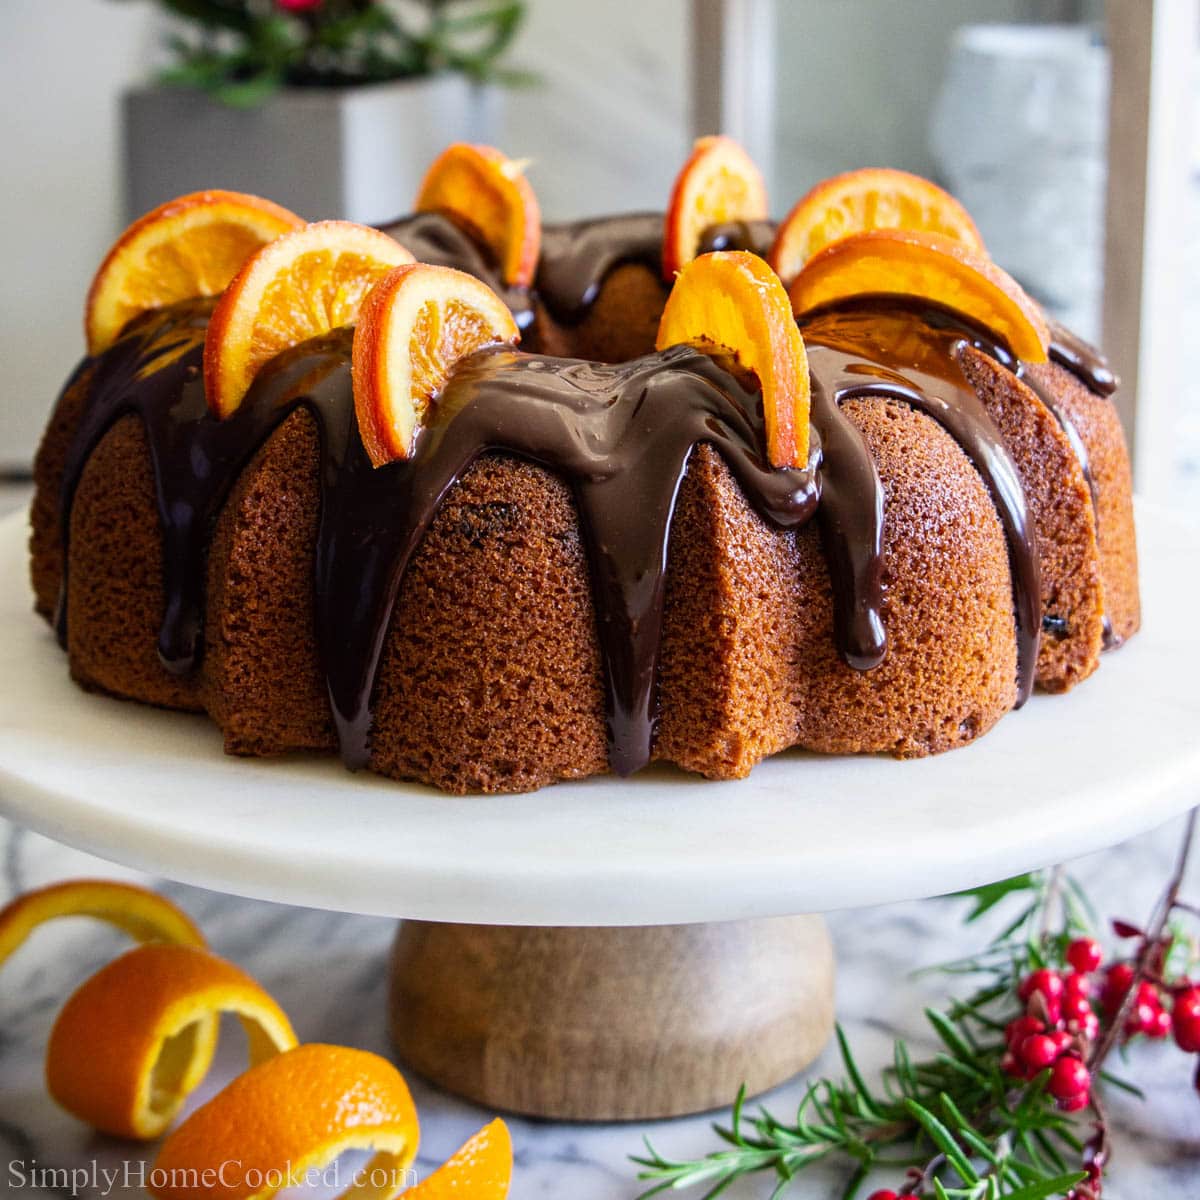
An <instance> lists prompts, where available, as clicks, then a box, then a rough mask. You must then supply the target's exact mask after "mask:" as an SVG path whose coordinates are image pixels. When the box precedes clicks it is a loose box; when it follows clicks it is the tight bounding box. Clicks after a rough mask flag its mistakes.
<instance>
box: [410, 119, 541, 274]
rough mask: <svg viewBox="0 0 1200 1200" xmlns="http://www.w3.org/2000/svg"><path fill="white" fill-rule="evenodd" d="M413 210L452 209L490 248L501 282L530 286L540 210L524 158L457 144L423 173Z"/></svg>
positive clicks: (538, 249)
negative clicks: (521, 159) (520, 160)
mask: <svg viewBox="0 0 1200 1200" xmlns="http://www.w3.org/2000/svg"><path fill="white" fill-rule="evenodd" d="M416 211H417V212H448V213H452V214H453V215H454V216H456V217H458V218H459V219H460V220H462V221H464V222H465V223H466V224H467V225H469V226H470V227H471V228H472V229H473V230H474V231H475V232H476V233H477V234H478V236H479V237H480V238H481V239H482V240H483V242H484V244H485V245H487V246H489V247H490V248H491V250H492V253H493V254H495V256H496V262H497V264H498V265H499V268H500V273H501V275H502V277H503V279H504V282H505V283H507V284H511V285H512V286H514V287H528V286H529V284H531V283H532V282H533V276H534V273H535V272H536V271H537V261H538V255H539V254H540V253H541V247H542V213H541V209H540V208H539V207H538V201H537V196H535V195H534V192H533V188H532V187H531V186H530V183H529V180H528V179H526V178H525V164H524V163H523V162H519V161H516V160H514V159H511V158H508V157H507V156H506V155H504V154H502V153H501V152H500V151H499V150H496V149H495V148H493V147H492V146H472V145H469V144H468V143H466V142H456V143H455V144H454V145H452V146H448V147H447V148H446V149H445V150H443V151H442V153H441V154H439V155H438V157H437V158H436V159H434V161H433V165H432V166H431V167H430V168H429V170H428V171H427V172H426V174H425V178H424V180H423V181H422V183H421V189H420V191H419V192H418V193H417V203H416Z"/></svg>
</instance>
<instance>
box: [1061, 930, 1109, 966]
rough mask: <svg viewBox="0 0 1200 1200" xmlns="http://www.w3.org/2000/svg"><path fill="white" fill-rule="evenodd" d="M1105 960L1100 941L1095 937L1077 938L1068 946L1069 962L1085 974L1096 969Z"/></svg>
mask: <svg viewBox="0 0 1200 1200" xmlns="http://www.w3.org/2000/svg"><path fill="white" fill-rule="evenodd" d="M1103 961H1104V955H1103V953H1102V952H1101V950H1100V943H1099V942H1098V941H1096V940H1095V938H1076V939H1075V941H1073V942H1072V943H1071V944H1070V945H1069V946H1068V947H1067V962H1069V963H1070V964H1071V966H1073V967H1074V968H1075V970H1076V971H1080V972H1082V973H1083V974H1084V975H1086V974H1087V973H1088V972H1089V971H1094V970H1095V969H1096V968H1097V967H1098V966H1099V965H1100V964H1101V963H1102V962H1103Z"/></svg>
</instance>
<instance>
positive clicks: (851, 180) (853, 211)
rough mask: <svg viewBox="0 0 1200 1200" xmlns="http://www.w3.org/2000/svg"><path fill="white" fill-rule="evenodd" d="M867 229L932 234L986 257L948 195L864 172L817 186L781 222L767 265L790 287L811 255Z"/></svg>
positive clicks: (877, 171)
mask: <svg viewBox="0 0 1200 1200" xmlns="http://www.w3.org/2000/svg"><path fill="white" fill-rule="evenodd" d="M868 229H910V230H913V231H915V232H918V233H935V234H938V235H940V236H942V237H947V238H951V239H952V240H954V241H959V242H962V243H963V245H964V246H968V247H970V248H971V249H972V250H975V251H977V252H978V253H979V254H986V253H987V251H986V250H985V249H984V246H983V239H982V238H981V237H980V236H979V230H978V229H976V228H975V222H974V221H972V220H971V218H970V215H969V214H968V213H967V210H966V209H965V208H963V206H962V205H961V204H959V202H958V201H957V200H955V198H954V197H953V196H951V195H950V193H949V192H944V191H942V189H941V188H940V187H938V186H937V185H936V184H933V183H930V182H929V180H928V179H922V178H921V177H920V176H919V175H910V174H909V173H908V172H907V171H893V170H889V169H886V168H868V169H865V170H861V171H850V172H848V173H847V174H845V175H835V176H834V177H833V178H832V179H826V180H825V182H824V183H818V184H817V186H816V187H815V188H813V189H812V191H810V192H809V193H808V194H807V195H806V196H804V197H803V198H802V199H801V200H800V201H799V203H798V204H797V205H796V207H795V208H793V209H792V211H791V212H790V213H788V215H787V216H786V217H785V218H784V220H783V223H782V224H781V225H780V226H779V229H778V230H777V232H776V234H775V243H774V245H773V246H772V247H771V252H770V254H768V255H767V261H768V262H770V264H771V266H773V267H774V268H775V270H776V271H777V272H778V273H779V277H780V278H781V279H782V280H783V281H784V283H785V284H787V283H791V281H792V280H793V279H795V278H796V276H797V275H798V274H799V273H800V268H801V267H803V266H804V264H805V263H806V262H808V260H809V259H811V258H812V257H813V255H815V254H817V253H819V252H820V251H821V250H823V249H824V248H825V247H826V246H828V245H830V244H831V243H833V242H836V241H838V240H839V239H840V238H844V237H849V236H850V235H851V234H855V233H864V232H865V231H866V230H868Z"/></svg>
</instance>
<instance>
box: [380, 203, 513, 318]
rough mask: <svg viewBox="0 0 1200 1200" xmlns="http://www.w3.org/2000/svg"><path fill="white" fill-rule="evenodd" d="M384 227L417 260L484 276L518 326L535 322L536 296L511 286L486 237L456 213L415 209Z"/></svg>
mask: <svg viewBox="0 0 1200 1200" xmlns="http://www.w3.org/2000/svg"><path fill="white" fill-rule="evenodd" d="M381 228H382V230H383V232H384V233H386V234H387V235H388V236H389V237H393V238H395V239H396V241H398V242H399V243H400V244H401V245H402V246H403V247H404V248H405V249H406V250H408V251H409V252H410V253H411V254H412V256H413V257H414V258H415V259H416V260H417V261H418V262H423V263H433V264H434V265H435V266H439V267H454V268H456V269H457V270H459V271H466V272H467V274H468V275H474V276H475V277H476V278H477V279H482V280H483V282H484V283H486V284H487V285H488V287H490V288H491V289H492V291H493V292H495V293H496V294H497V295H498V296H500V297H501V298H502V299H503V300H504V303H505V304H507V305H508V307H509V308H510V309H511V310H512V314H513V318H514V319H515V320H516V322H517V326H518V328H520V329H528V328H529V326H530V325H531V324H532V323H533V318H534V306H533V297H532V296H531V295H530V293H529V289H528V288H520V287H509V286H508V284H506V283H505V282H504V279H503V277H502V276H501V274H500V270H499V267H498V266H497V263H496V259H495V256H494V255H493V254H492V253H491V252H490V251H489V249H488V247H487V245H486V243H485V242H484V241H483V239H482V238H480V237H479V236H478V235H477V234H474V233H473V232H472V231H471V230H470V229H469V228H468V227H467V226H465V225H461V224H459V223H458V221H457V220H456V219H455V218H454V217H453V216H451V215H449V214H447V213H440V212H423V213H413V214H412V215H411V216H407V217H400V218H399V219H397V220H395V221H392V222H391V223H390V224H387V225H383V226H381Z"/></svg>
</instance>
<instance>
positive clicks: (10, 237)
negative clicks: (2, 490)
mask: <svg viewBox="0 0 1200 1200" xmlns="http://www.w3.org/2000/svg"><path fill="white" fill-rule="evenodd" d="M3 9H4V14H3V15H4V36H3V37H2V38H0V111H3V113H4V118H3V121H0V161H2V162H3V163H4V182H3V187H0V262H2V263H3V264H4V276H5V278H4V282H3V284H2V285H0V362H2V363H3V364H4V379H3V387H2V389H0V468H5V467H10V466H13V465H20V464H27V463H28V460H29V458H30V456H31V455H32V453H33V448H34V445H35V444H36V439H37V437H38V435H39V433H40V431H41V427H42V425H43V423H44V422H45V418H46V413H47V411H48V409H49V407H50V405H51V404H52V403H53V401H54V397H55V392H56V390H57V388H58V387H59V385H60V384H61V382H62V381H63V379H64V378H65V377H66V374H67V372H68V371H69V370H70V368H71V367H72V366H73V365H74V363H75V361H76V359H78V358H79V356H80V355H81V354H82V353H83V298H84V290H85V289H86V287H87V283H88V280H89V279H90V278H91V275H92V273H93V272H94V271H95V269H96V265H97V263H98V262H99V261H100V258H101V256H102V255H103V253H104V251H105V250H106V249H107V247H108V245H109V243H110V242H111V241H112V239H113V236H114V233H115V231H116V230H117V228H118V226H119V223H120V221H119V216H118V213H119V211H120V184H119V181H118V176H117V106H116V96H117V90H118V88H119V87H120V85H121V84H122V83H124V82H125V81H126V80H127V79H129V78H130V76H131V75H132V74H133V73H134V72H136V70H137V65H136V64H137V63H139V62H140V61H141V60H142V57H143V50H144V43H145V39H146V38H147V36H148V17H147V10H146V8H145V6H143V5H140V4H116V3H113V2H112V0H4V4H3Z"/></svg>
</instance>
